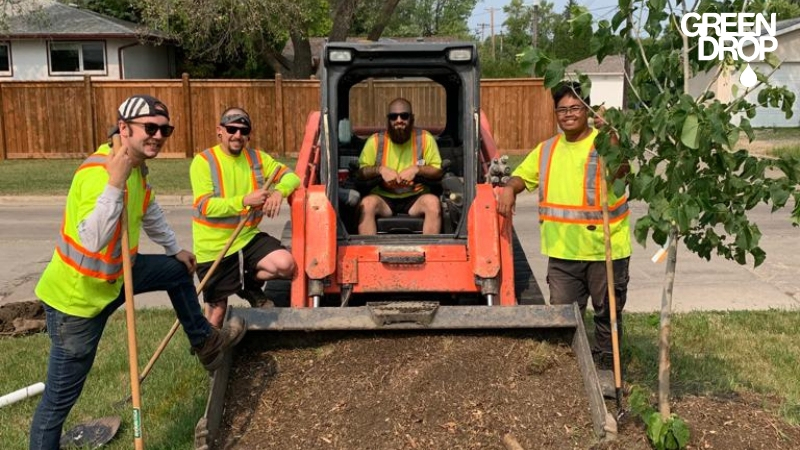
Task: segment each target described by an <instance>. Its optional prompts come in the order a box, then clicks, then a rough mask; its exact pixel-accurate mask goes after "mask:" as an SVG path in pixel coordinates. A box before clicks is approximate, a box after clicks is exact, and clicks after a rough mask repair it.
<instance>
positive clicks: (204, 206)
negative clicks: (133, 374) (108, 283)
mask: <svg viewBox="0 0 800 450" xmlns="http://www.w3.org/2000/svg"><path fill="white" fill-rule="evenodd" d="M252 130H253V126H252V123H251V121H250V115H249V114H248V113H247V112H246V111H245V110H244V109H242V108H238V107H236V108H228V109H227V110H225V111H224V112H223V113H222V116H221V117H220V121H219V125H217V137H218V138H219V143H218V144H217V145H215V146H214V147H212V148H209V149H207V150H205V151H203V152H202V153H200V154H198V155H197V156H195V157H194V160H193V161H192V166H191V169H190V176H191V180H192V193H193V194H194V219H193V220H192V235H193V239H194V251H195V253H196V254H197V260H198V261H199V264H198V267H197V275H198V276H199V277H200V278H201V279H202V278H203V277H204V276H205V274H206V273H208V271H209V269H210V268H211V265H212V264H213V262H214V260H215V259H216V258H217V255H218V254H219V253H220V252H222V250H223V249H224V248H225V245H226V243H227V242H228V240H229V239H230V237H231V235H232V234H233V231H234V229H235V228H236V226H237V225H238V223H239V221H240V220H247V223H246V224H245V226H244V228H243V229H242V231H241V232H240V233H239V235H238V236H237V237H236V239H235V240H234V241H233V243H232V245H231V246H230V248H229V249H228V251H227V253H226V255H225V257H224V258H223V259H222V261H221V262H220V265H219V267H218V268H217V269H216V271H215V272H214V274H213V275H212V276H211V278H210V279H209V280H208V282H207V283H206V285H205V287H204V288H203V300H204V301H205V303H206V305H207V309H206V315H207V317H208V319H209V321H210V322H211V323H212V324H213V325H214V326H220V325H221V324H222V321H223V319H224V318H225V311H226V309H227V307H228V297H229V296H231V295H233V294H237V295H238V296H239V297H241V298H243V299H245V300H247V301H249V302H250V304H251V305H253V306H254V307H265V306H272V305H273V303H272V301H271V300H270V299H268V298H267V297H266V296H265V295H264V290H263V286H264V283H265V282H266V281H267V280H273V279H276V278H292V276H293V275H294V271H295V262H294V258H293V257H292V254H291V253H290V252H289V251H288V250H286V249H285V248H284V247H283V246H282V245H281V242H280V240H278V239H276V238H275V237H273V236H270V235H269V234H267V233H264V232H261V231H260V230H259V229H258V224H259V223H261V219H262V217H263V216H265V215H266V216H267V217H269V218H273V217H277V216H278V212H279V211H280V206H281V203H282V202H283V199H284V198H286V197H288V196H289V194H291V193H292V192H294V190H295V189H297V187H298V186H299V185H300V178H299V177H298V176H297V175H295V174H294V172H292V170H291V169H289V168H288V167H287V166H286V165H284V164H282V163H280V162H278V161H275V160H274V159H272V157H271V156H270V155H269V154H268V153H266V152H265V151H263V150H260V149H256V148H249V147H248V146H247V143H248V142H249V141H250V133H251V132H252ZM276 170H277V172H276V175H275V180H274V182H273V183H274V184H273V188H272V189H271V190H269V191H266V190H264V189H263V185H264V183H265V182H267V181H268V180H267V178H268V177H269V176H270V175H271V174H272V173H273V172H275V171H276Z"/></svg>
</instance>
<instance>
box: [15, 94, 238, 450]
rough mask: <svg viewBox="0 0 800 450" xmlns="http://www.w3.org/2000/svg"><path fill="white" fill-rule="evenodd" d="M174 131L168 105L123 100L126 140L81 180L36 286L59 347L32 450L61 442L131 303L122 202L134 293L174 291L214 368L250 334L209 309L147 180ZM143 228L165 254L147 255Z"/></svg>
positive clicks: (81, 172) (197, 346)
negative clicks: (114, 325) (113, 321)
mask: <svg viewBox="0 0 800 450" xmlns="http://www.w3.org/2000/svg"><path fill="white" fill-rule="evenodd" d="M172 131H173V127H172V125H170V124H169V110H168V109H167V107H166V105H164V103H162V102H160V101H159V100H157V99H155V98H153V97H151V96H149V95H134V96H133V97H130V98H128V99H127V100H125V101H124V102H123V103H122V105H120V107H119V109H118V121H117V125H116V127H115V128H114V129H113V130H112V133H111V134H112V136H113V135H117V134H118V135H119V136H120V141H121V146H120V147H119V148H115V149H114V151H113V152H112V149H111V147H110V145H109V144H104V145H102V146H101V147H100V148H99V149H98V150H97V151H96V152H95V153H94V154H92V155H91V156H89V158H87V159H86V160H85V161H84V162H83V164H81V166H80V167H79V168H78V170H77V172H76V173H75V177H74V178H73V179H72V185H71V187H70V190H69V193H68V194H67V204H66V210H65V212H64V219H63V222H62V225H61V230H60V233H59V236H58V242H57V244H56V249H55V252H54V253H53V257H52V259H51V261H50V263H49V264H48V265H47V268H46V269H45V270H44V273H43V274H42V277H41V279H40V280H39V283H38V284H37V285H36V295H37V297H39V298H40V299H41V300H42V302H43V303H44V309H45V312H46V315H47V332H48V334H49V336H50V340H51V345H50V356H49V362H48V368H47V382H46V383H45V391H44V395H43V397H42V400H41V402H40V403H39V405H38V407H37V408H36V413H35V414H34V416H33V422H32V424H31V430H30V442H29V446H30V448H31V449H37V450H38V449H47V450H52V449H57V448H59V440H60V437H61V430H62V427H63V425H64V421H65V420H66V418H67V415H68V414H69V412H70V410H71V409H72V406H73V405H74V404H75V402H77V401H78V397H79V396H80V394H81V391H82V390H83V385H84V382H85V381H86V377H87V376H88V374H89V371H90V370H91V368H92V364H93V363H94V358H95V354H96V353H97V346H98V343H99V341H100V337H101V336H102V334H103V330H104V329H105V326H106V322H107V321H108V318H109V317H110V316H111V314H112V313H113V312H114V311H116V310H117V308H119V307H120V306H121V305H122V304H123V303H124V301H125V295H124V290H123V289H122V285H123V282H124V278H123V269H122V265H123V261H122V249H121V242H122V239H121V235H122V228H121V215H122V209H123V208H127V214H128V230H127V232H128V235H129V242H130V247H131V248H130V253H131V256H132V259H133V267H132V268H133V271H132V272H133V290H134V292H135V293H142V292H152V291H167V294H168V295H169V298H170V301H171V302H172V307H173V308H174V309H175V313H176V315H177V316H178V320H179V321H180V322H181V325H182V326H183V330H184V332H185V333H186V335H187V337H188V338H189V342H190V344H191V346H192V351H193V353H195V354H196V355H197V357H198V359H199V360H200V362H201V363H202V364H203V365H204V366H205V368H206V369H208V370H209V371H214V370H216V369H217V368H218V367H219V366H221V365H222V360H223V358H222V356H223V354H224V352H225V351H226V350H227V349H228V348H230V347H232V346H233V345H236V343H238V342H239V341H240V340H241V338H242V336H243V335H244V332H245V326H244V325H245V324H244V322H243V321H242V320H241V319H239V318H236V319H233V320H231V321H230V322H229V323H228V324H227V325H226V326H225V328H223V329H222V330H218V329H215V328H213V327H211V325H210V324H209V322H208V321H207V320H206V319H205V318H204V317H203V312H202V311H201V308H200V304H199V302H198V300H197V293H196V291H195V287H194V280H193V279H192V275H193V273H194V271H195V268H196V266H197V262H196V260H195V257H194V255H193V254H192V253H190V252H188V251H186V250H183V249H182V248H181V247H180V246H179V245H178V242H177V240H176V238H175V233H174V232H173V230H172V228H170V226H169V224H167V221H166V219H165V218H164V213H163V212H162V211H161V208H160V207H159V206H158V203H156V200H155V196H154V195H153V193H152V190H151V188H150V185H149V184H148V183H147V167H146V166H145V161H146V160H148V159H151V158H155V157H156V156H157V155H158V153H159V152H160V151H161V148H162V147H163V145H164V143H165V142H166V140H167V138H168V137H169V136H170V135H171V134H172ZM142 230H144V232H145V233H146V234H147V236H148V237H149V238H150V239H151V240H152V241H153V242H155V243H157V244H159V245H161V246H162V247H164V250H165V254H162V255H144V254H138V251H137V250H138V248H139V236H140V232H141V231H142Z"/></svg>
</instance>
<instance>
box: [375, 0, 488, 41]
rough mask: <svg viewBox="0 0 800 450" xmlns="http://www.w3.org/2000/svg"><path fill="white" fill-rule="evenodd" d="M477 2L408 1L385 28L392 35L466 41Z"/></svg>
mask: <svg viewBox="0 0 800 450" xmlns="http://www.w3.org/2000/svg"><path fill="white" fill-rule="evenodd" d="M476 3H477V0H406V1H404V2H402V3H401V4H400V5H398V8H397V11H395V15H394V17H392V19H391V21H390V22H389V24H388V26H387V27H386V34H387V35H389V36H398V37H401V36H406V37H417V36H419V37H429V36H452V37H459V38H467V37H468V36H469V27H468V26H467V21H468V20H469V16H470V15H471V14H472V10H473V9H475V4H476Z"/></svg>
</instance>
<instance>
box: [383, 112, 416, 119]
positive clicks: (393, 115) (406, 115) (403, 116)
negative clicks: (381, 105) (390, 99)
mask: <svg viewBox="0 0 800 450" xmlns="http://www.w3.org/2000/svg"><path fill="white" fill-rule="evenodd" d="M398 117H399V118H401V119H403V120H408V119H410V118H411V113H410V112H401V113H389V114H387V115H386V118H388V119H389V120H393V121H394V120H397V118H398Z"/></svg>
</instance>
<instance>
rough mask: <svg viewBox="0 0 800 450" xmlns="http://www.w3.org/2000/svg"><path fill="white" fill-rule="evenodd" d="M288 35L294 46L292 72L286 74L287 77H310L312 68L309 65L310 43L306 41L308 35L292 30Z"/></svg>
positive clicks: (310, 62) (310, 61)
mask: <svg viewBox="0 0 800 450" xmlns="http://www.w3.org/2000/svg"><path fill="white" fill-rule="evenodd" d="M290 35H291V38H292V45H293V46H294V60H293V61H292V73H291V74H287V75H288V78H299V79H305V78H311V75H312V74H313V73H314V70H313V69H312V67H311V65H312V60H311V44H310V43H309V42H308V37H307V36H305V35H302V34H300V33H298V32H296V31H292V32H291V33H290Z"/></svg>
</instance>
